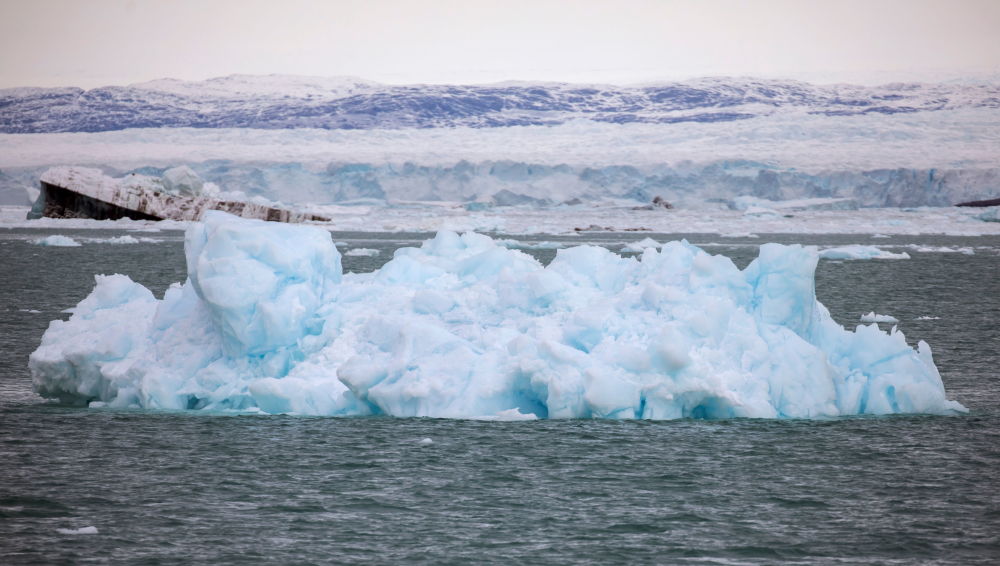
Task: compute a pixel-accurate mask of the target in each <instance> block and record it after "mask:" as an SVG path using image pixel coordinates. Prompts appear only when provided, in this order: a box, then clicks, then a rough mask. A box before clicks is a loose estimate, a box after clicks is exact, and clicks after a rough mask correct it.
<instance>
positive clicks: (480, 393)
mask: <svg viewBox="0 0 1000 566" xmlns="http://www.w3.org/2000/svg"><path fill="white" fill-rule="evenodd" d="M185 252H186V258H187V268H188V279H187V281H186V282H185V283H184V284H175V285H174V286H172V287H171V288H170V289H169V290H168V291H167V292H166V293H165V295H164V297H163V299H162V300H157V299H156V298H155V297H154V296H153V295H152V293H150V291H149V290H147V289H146V288H145V287H143V286H141V285H139V284H137V283H135V282H133V281H131V280H130V279H129V278H128V277H126V276H124V275H111V276H97V277H96V281H97V284H96V286H95V288H94V290H93V291H92V292H91V294H90V295H89V296H88V297H87V298H85V299H84V300H83V301H81V302H80V303H79V304H78V305H77V306H76V307H75V309H73V314H72V316H71V318H70V319H69V320H68V321H54V322H52V323H51V324H50V326H49V328H48V330H47V331H46V333H45V335H44V336H43V338H42V342H41V345H40V346H39V347H38V349H37V350H36V351H35V352H34V353H32V355H31V357H30V361H29V366H30V369H31V373H32V376H33V380H34V385H35V388H36V390H37V391H38V392H39V393H40V394H41V395H42V396H44V397H47V398H56V399H60V400H62V401H65V402H73V403H92V404H93V403H96V404H99V405H110V406H113V407H142V408H152V409H171V410H184V409H196V410H207V411H262V412H266V413H296V414H309V415H372V414H376V415H394V416H401V417H417V416H426V417H447V418H629V419H631V418H643V419H674V418H687V417H693V418H731V417H764V418H783V417H796V418H822V417H833V416H838V415H854V414H888V413H949V412H953V411H962V410H964V408H963V407H962V406H961V405H960V404H959V403H957V402H954V401H949V400H947V398H946V396H945V390H944V387H943V385H942V382H941V378H940V376H939V374H938V371H937V368H936V367H935V365H934V362H933V359H932V357H931V351H930V348H929V347H928V346H927V344H925V343H924V342H920V344H919V346H918V348H917V349H913V348H911V347H910V346H908V345H907V343H906V340H905V339H904V337H903V335H902V333H900V332H899V331H897V330H896V329H895V328H893V329H892V330H891V331H890V332H888V333H887V332H883V331H881V330H880V329H879V328H878V327H877V325H867V326H865V325H862V326H858V327H857V328H856V329H855V330H853V331H848V330H845V329H843V328H842V327H841V326H839V325H838V324H836V323H835V322H834V321H833V320H832V319H831V317H830V315H829V314H828V312H827V310H826V309H825V308H824V307H823V306H822V305H821V304H820V303H818V302H817V301H816V297H815V291H814V270H815V267H816V264H817V261H818V257H817V252H816V250H815V249H814V248H810V247H802V246H797V245H792V246H785V245H778V244H765V245H763V246H761V248H760V254H759V257H758V258H757V259H756V260H754V261H753V262H752V263H751V264H750V265H749V266H748V267H747V268H746V269H744V270H742V271H741V270H739V269H738V268H737V267H736V266H735V265H734V264H733V263H732V262H731V261H730V260H729V259H728V258H726V257H723V256H712V255H709V254H707V253H706V252H704V251H702V250H701V249H699V248H697V247H695V246H692V245H690V244H688V243H687V242H684V241H680V242H676V241H675V242H668V243H666V244H663V245H662V246H661V248H660V249H659V250H658V249H657V248H655V247H648V248H645V249H644V250H643V251H642V253H641V255H640V256H638V257H635V258H632V257H628V258H625V257H621V256H619V255H617V254H615V253H612V252H610V251H608V250H606V249H604V248H600V247H594V246H579V247H574V248H569V249H561V250H559V252H558V254H557V256H556V258H555V259H554V260H553V261H552V262H551V263H550V264H549V265H548V266H544V267H543V266H542V265H541V264H540V263H538V262H537V261H536V260H535V259H533V258H531V257H530V256H528V255H526V254H524V253H522V252H520V251H517V250H511V249H507V248H506V247H504V246H503V245H501V244H500V243H498V242H496V241H494V240H492V239H490V238H489V237H487V236H483V235H479V234H475V233H466V234H462V235H459V234H456V233H453V232H440V233H438V234H437V236H436V237H434V238H433V239H431V240H428V241H426V242H425V243H424V244H423V245H422V246H421V247H420V248H402V249H399V250H397V251H396V253H395V255H394V257H393V259H392V260H391V261H389V262H388V263H387V264H386V265H385V266H384V267H382V268H381V269H380V270H378V271H376V272H374V273H369V274H350V273H348V274H343V273H342V271H341V267H340V254H339V252H338V251H337V248H336V247H335V245H334V244H333V242H332V241H331V239H330V237H329V234H328V233H327V232H325V231H323V230H321V229H319V228H316V227H310V226H290V225H279V224H270V223H264V222H261V221H253V220H244V219H239V218H235V217H232V216H229V215H226V214H224V213H221V212H214V211H210V212H208V213H207V214H206V216H205V218H204V220H203V221H202V222H201V223H199V224H196V225H193V226H192V227H191V228H190V229H189V231H188V233H187V234H186V238H185Z"/></svg>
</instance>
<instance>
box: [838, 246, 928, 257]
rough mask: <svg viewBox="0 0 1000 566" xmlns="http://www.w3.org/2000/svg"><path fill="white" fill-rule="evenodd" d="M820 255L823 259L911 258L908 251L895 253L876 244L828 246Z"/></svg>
mask: <svg viewBox="0 0 1000 566" xmlns="http://www.w3.org/2000/svg"><path fill="white" fill-rule="evenodd" d="M819 257H821V258H823V259H846V260H859V259H860V260H866V259H910V254H908V253H906V252H899V253H894V252H890V251H886V250H883V249H881V248H878V247H876V246H858V245H855V246H841V247H839V248H826V249H824V250H821V251H820V252H819Z"/></svg>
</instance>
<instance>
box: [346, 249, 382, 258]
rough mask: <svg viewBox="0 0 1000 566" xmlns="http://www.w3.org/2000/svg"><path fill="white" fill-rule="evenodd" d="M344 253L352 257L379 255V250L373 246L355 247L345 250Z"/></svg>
mask: <svg viewBox="0 0 1000 566" xmlns="http://www.w3.org/2000/svg"><path fill="white" fill-rule="evenodd" d="M344 255H345V256H352V257H375V256H377V255H378V250H373V249H371V248H353V249H350V250H347V251H346V252H344Z"/></svg>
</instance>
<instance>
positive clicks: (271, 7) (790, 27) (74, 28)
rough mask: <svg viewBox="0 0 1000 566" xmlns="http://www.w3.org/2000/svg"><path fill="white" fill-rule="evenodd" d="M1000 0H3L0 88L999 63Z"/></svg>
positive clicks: (984, 68) (914, 71)
mask: <svg viewBox="0 0 1000 566" xmlns="http://www.w3.org/2000/svg"><path fill="white" fill-rule="evenodd" d="M998 35H1000V0H947V1H939V0H836V1H833V0H831V1H822V2H820V1H809V0H788V1H786V0H759V1H737V0H718V1H713V0H707V1H684V0H680V1H673V0H660V1H658V0H614V1H608V2H604V1H591V0H577V1H572V2H570V1H551V0H502V1H494V0H484V1H476V0H456V1H451V0H423V1H417V0H413V1H402V0H364V1H352V0H329V1H310V0H174V1H165V0H86V1H84V0H0V87H10V86H29V85H30V86H69V85H72V86H82V87H87V88H90V87H95V86H102V85H107V84H129V83H133V82H140V81H146V80H151V79H156V78H163V77H173V78H179V79H188V80H199V79H205V78H210V77H215V76H223V75H229V74H234V73H249V74H271V73H279V74H298V75H320V76H335V75H352V76H358V77H362V78H367V79H371V80H376V81H383V82H391V83H406V82H492V81H500V80H516V79H521V80H552V81H585V82H619V83H621V82H643V81H655V80H665V79H677V78H687V77H694V76H708V75H759V76H771V77H792V78H804V79H808V80H815V81H821V82H826V81H841V80H849V81H854V82H866V83H871V82H889V81H892V80H910V79H913V78H917V79H920V78H923V79H924V80H928V79H933V78H954V77H957V76H961V75H964V74H972V73H993V74H996V73H998V72H1000V39H998Z"/></svg>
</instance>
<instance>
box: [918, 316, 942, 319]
mask: <svg viewBox="0 0 1000 566" xmlns="http://www.w3.org/2000/svg"><path fill="white" fill-rule="evenodd" d="M917 320H941V317H940V316H918V317H917Z"/></svg>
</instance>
